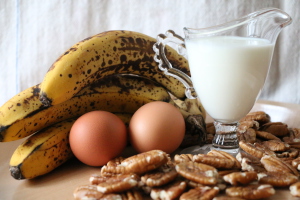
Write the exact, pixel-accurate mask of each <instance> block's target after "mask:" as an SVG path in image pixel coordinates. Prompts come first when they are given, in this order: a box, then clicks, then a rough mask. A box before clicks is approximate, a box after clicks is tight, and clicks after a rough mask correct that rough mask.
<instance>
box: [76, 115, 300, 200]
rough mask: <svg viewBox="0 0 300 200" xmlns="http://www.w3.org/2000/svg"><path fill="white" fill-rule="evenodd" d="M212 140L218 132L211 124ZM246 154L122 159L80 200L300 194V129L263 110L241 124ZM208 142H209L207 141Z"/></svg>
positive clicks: (155, 154) (218, 199) (81, 191)
mask: <svg viewBox="0 0 300 200" xmlns="http://www.w3.org/2000/svg"><path fill="white" fill-rule="evenodd" d="M207 131H208V136H209V137H207V138H212V137H213V135H214V129H213V126H211V124H207ZM238 136H239V140H240V148H241V151H240V152H239V153H238V154H237V156H236V157H234V156H232V155H231V154H228V153H226V152H223V151H217V150H211V151H210V152H209V153H207V154H198V155H191V154H177V155H175V156H174V157H173V158H171V157H170V155H168V154H166V153H165V152H163V151H160V150H153V151H149V152H145V153H141V154H137V155H134V156H131V157H128V158H123V157H118V158H116V159H114V160H111V161H109V162H108V163H107V164H106V165H105V166H103V167H102V168H101V171H100V174H97V175H92V176H91V177H90V179H89V182H90V184H88V185H82V186H79V187H77V188H76V190H75V191H74V197H75V199H132V200H133V199H146V198H150V197H151V198H152V199H161V200H163V199H180V200H187V199H193V200H197V199H203V200H209V199H213V200H222V199H227V200H230V199H232V200H240V199H262V198H268V197H270V196H272V195H274V194H275V188H285V187H288V188H289V189H290V192H291V194H292V195H293V196H300V182H299V180H298V179H299V172H298V170H300V154H299V150H300V129H297V128H289V127H288V126H287V125H286V124H284V123H281V122H270V117H269V115H268V114H266V113H264V112H253V113H250V114H248V115H247V116H246V117H245V118H244V119H242V120H241V121H240V125H239V128H238ZM208 142H209V141H208Z"/></svg>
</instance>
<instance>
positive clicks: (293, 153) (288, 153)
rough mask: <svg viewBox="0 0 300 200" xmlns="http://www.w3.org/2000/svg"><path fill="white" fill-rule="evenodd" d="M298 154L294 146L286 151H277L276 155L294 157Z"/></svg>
mask: <svg viewBox="0 0 300 200" xmlns="http://www.w3.org/2000/svg"><path fill="white" fill-rule="evenodd" d="M298 155H299V150H298V149H295V148H290V149H289V150H288V151H284V152H278V153H276V156H277V157H278V158H296V157H298Z"/></svg>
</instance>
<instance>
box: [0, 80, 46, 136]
mask: <svg viewBox="0 0 300 200" xmlns="http://www.w3.org/2000/svg"><path fill="white" fill-rule="evenodd" d="M39 96H40V87H39V84H38V85H35V86H32V87H29V88H27V89H26V90H24V91H22V92H20V93H19V94H17V95H15V96H14V97H12V98H11V99H10V100H8V101H7V102H6V103H4V104H3V105H2V106H1V107H0V132H2V131H3V130H4V129H6V128H7V127H8V126H9V125H11V124H13V123H14V122H16V121H17V120H21V119H23V118H24V117H25V116H27V115H30V114H31V113H33V112H38V111H39V110H41V109H43V108H45V107H44V106H43V104H42V103H41V101H40V100H39ZM0 141H1V134H0Z"/></svg>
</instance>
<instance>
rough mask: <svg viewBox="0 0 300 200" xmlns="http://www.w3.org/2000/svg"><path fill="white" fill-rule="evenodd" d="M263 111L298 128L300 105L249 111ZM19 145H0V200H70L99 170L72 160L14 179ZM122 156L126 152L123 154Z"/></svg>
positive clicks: (280, 198) (261, 105)
mask: <svg viewBox="0 0 300 200" xmlns="http://www.w3.org/2000/svg"><path fill="white" fill-rule="evenodd" d="M257 110H263V111H265V112H267V113H268V114H269V115H270V116H271V120H272V121H274V122H275V121H281V122H285V123H287V124H288V125H289V126H290V127H297V128H300V105H295V104H286V103H278V102H270V101H262V100H260V101H258V102H257V103H256V104H255V106H254V108H253V111H257ZM21 142H22V140H20V141H14V142H9V143H0V152H1V156H0V199H1V200H10V199H14V200H19V199H20V200H21V199H22V200H27V199H28V200H48V199H49V200H54V199H55V200H56V199H60V200H61V199H63V200H67V199H73V191H74V189H75V188H76V187H77V186H79V185H83V184H88V179H89V176H90V175H91V174H94V173H99V171H100V169H99V168H96V167H89V166H86V165H84V164H81V163H80V162H78V161H77V160H76V159H73V160H70V161H69V162H67V163H66V164H64V165H62V166H61V167H59V168H57V169H56V170H54V171H53V172H51V173H49V174H47V175H46V176H43V177H40V178H36V179H34V180H15V179H14V178H12V177H11V176H10V173H9V169H8V168H9V167H8V166H9V160H10V157H11V155H12V153H13V151H14V149H15V148H16V147H17V146H18V145H19V144H20V143H21ZM125 153H126V152H125ZM269 199H272V200H296V199H299V200H300V198H296V197H292V196H291V195H290V193H289V191H288V189H287V188H285V189H277V190H276V194H275V195H274V196H272V197H271V198H269Z"/></svg>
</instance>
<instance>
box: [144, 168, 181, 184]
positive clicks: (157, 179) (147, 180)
mask: <svg viewBox="0 0 300 200" xmlns="http://www.w3.org/2000/svg"><path fill="white" fill-rule="evenodd" d="M177 175H178V173H177V171H176V170H175V167H172V168H170V169H169V170H166V168H164V169H161V170H155V171H152V172H149V173H147V174H145V175H143V176H142V177H141V181H142V182H143V183H144V184H146V185H147V186H149V187H158V186H162V185H165V184H167V183H169V182H171V181H173V180H174V179H175V178H176V177H177Z"/></svg>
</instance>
